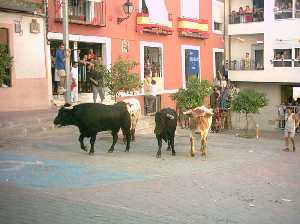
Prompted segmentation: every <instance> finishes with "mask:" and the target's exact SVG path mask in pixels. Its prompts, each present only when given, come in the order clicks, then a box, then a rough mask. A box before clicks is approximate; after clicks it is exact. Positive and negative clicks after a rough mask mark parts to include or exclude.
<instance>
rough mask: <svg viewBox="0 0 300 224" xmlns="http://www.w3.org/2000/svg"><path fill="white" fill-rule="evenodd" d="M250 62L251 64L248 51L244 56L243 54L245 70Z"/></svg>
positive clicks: (248, 67)
mask: <svg viewBox="0 0 300 224" xmlns="http://www.w3.org/2000/svg"><path fill="white" fill-rule="evenodd" d="M250 64H251V60H250V54H249V52H246V56H245V70H249V69H250Z"/></svg>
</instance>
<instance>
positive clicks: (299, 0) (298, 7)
mask: <svg viewBox="0 0 300 224" xmlns="http://www.w3.org/2000/svg"><path fill="white" fill-rule="evenodd" d="M295 18H300V0H296V1H295Z"/></svg>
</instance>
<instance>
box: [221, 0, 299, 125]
mask: <svg viewBox="0 0 300 224" xmlns="http://www.w3.org/2000/svg"><path fill="white" fill-rule="evenodd" d="M241 7H242V8H241ZM225 15H226V16H225V18H226V21H225V24H226V26H225V27H226V29H225V32H226V40H225V44H226V48H225V49H226V50H225V52H226V59H227V60H228V62H229V79H230V80H232V81H234V82H236V84H237V86H238V87H239V88H240V89H245V88H253V89H255V90H257V91H259V92H263V93H265V94H266V96H267V98H268V99H269V105H268V106H266V107H265V108H263V109H262V110H261V112H260V115H255V116H253V117H252V122H251V123H252V128H254V127H255V125H256V124H259V125H260V127H261V128H262V129H265V130H274V129H275V128H278V127H279V126H278V109H277V108H278V107H277V106H278V105H280V104H281V103H282V102H285V103H289V104H293V102H292V101H293V100H294V101H295V100H296V98H297V94H296V93H295V90H296V89H297V88H295V87H298V86H300V0H246V1H240V0H228V1H225ZM293 98H294V99H293ZM241 119H242V118H241V117H239V116H238V115H234V118H233V125H234V126H235V127H236V128H239V127H240V128H242V127H241V125H243V122H241Z"/></svg>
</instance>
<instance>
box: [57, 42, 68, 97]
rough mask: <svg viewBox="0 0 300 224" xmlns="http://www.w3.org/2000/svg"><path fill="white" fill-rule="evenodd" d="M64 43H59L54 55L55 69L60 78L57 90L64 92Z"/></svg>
mask: <svg viewBox="0 0 300 224" xmlns="http://www.w3.org/2000/svg"><path fill="white" fill-rule="evenodd" d="M64 50H65V45H64V44H63V43H61V44H60V45H59V48H58V49H57V50H56V55H55V69H56V70H57V74H58V76H59V80H60V88H59V92H60V93H64V92H65V91H66V89H65V88H66V86H65V80H66V71H65V52H64Z"/></svg>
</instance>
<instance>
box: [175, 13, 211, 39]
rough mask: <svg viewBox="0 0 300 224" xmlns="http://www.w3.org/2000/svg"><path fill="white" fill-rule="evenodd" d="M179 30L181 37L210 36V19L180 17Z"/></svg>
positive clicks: (199, 37)
mask: <svg viewBox="0 0 300 224" xmlns="http://www.w3.org/2000/svg"><path fill="white" fill-rule="evenodd" d="M177 30H178V33H179V36H181V37H191V38H198V39H207V38H208V20H204V19H190V18H178V19H177Z"/></svg>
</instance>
